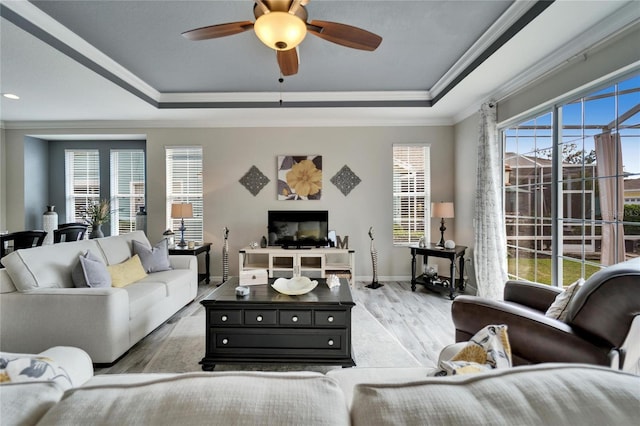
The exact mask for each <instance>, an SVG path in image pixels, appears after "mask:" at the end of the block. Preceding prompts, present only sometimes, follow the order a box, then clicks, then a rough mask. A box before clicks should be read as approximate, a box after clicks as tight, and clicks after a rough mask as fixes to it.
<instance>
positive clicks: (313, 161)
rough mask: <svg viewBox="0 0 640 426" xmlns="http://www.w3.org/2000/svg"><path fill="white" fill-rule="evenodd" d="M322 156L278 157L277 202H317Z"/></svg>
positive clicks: (319, 189) (320, 190)
mask: <svg viewBox="0 0 640 426" xmlns="http://www.w3.org/2000/svg"><path fill="white" fill-rule="evenodd" d="M321 196H322V155H302V156H295V155H280V156H278V200H319V199H320V197H321Z"/></svg>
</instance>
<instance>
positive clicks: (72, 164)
mask: <svg viewBox="0 0 640 426" xmlns="http://www.w3.org/2000/svg"><path fill="white" fill-rule="evenodd" d="M65 194H66V221H67V222H84V216H85V211H86V208H87V206H89V205H90V204H93V203H96V202H99V201H100V155H99V153H98V150H73V149H67V150H65Z"/></svg>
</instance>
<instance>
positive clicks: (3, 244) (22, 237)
mask: <svg viewBox="0 0 640 426" xmlns="http://www.w3.org/2000/svg"><path fill="white" fill-rule="evenodd" d="M46 235H47V232H46V231H18V232H11V233H9V234H2V235H0V258H2V257H4V256H6V255H7V254H9V252H10V251H9V249H11V251H15V250H19V249H26V248H31V247H37V246H41V245H42V242H43V241H44V237H45V236H46Z"/></svg>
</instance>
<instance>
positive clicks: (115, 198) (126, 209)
mask: <svg viewBox="0 0 640 426" xmlns="http://www.w3.org/2000/svg"><path fill="white" fill-rule="evenodd" d="M144 165H145V155H144V151H143V150H141V149H114V150H111V164H110V167H111V210H112V213H111V235H119V234H126V233H128V232H131V231H135V229H136V213H137V212H138V211H139V209H140V207H144V205H145V192H146V185H145V166H144Z"/></svg>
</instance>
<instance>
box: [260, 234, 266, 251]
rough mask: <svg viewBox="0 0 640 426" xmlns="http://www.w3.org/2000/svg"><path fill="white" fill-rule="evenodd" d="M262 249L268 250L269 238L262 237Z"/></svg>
mask: <svg viewBox="0 0 640 426" xmlns="http://www.w3.org/2000/svg"><path fill="white" fill-rule="evenodd" d="M260 247H262V248H267V237H265V236H264V235H263V236H262V239H261V240H260Z"/></svg>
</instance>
